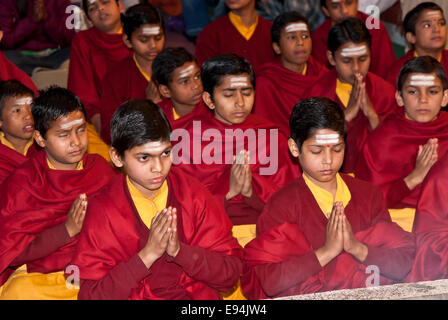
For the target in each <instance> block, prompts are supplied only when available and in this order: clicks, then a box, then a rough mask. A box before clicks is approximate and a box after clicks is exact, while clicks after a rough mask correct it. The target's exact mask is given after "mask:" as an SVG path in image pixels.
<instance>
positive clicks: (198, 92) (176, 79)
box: [160, 62, 204, 107]
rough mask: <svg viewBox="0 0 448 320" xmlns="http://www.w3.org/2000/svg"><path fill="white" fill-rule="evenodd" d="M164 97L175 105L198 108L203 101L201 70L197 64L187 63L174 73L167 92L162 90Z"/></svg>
mask: <svg viewBox="0 0 448 320" xmlns="http://www.w3.org/2000/svg"><path fill="white" fill-rule="evenodd" d="M160 91H161V93H162V95H164V96H165V97H166V98H170V99H171V100H173V101H174V102H175V103H178V104H182V105H188V106H191V107H194V106H196V105H197V104H198V103H199V102H201V99H202V93H203V91H204V89H203V88H202V81H201V69H199V67H198V65H197V64H196V62H186V63H184V65H183V66H182V67H179V68H177V69H175V70H174V72H173V79H172V80H171V81H170V82H169V84H168V87H167V88H166V90H160Z"/></svg>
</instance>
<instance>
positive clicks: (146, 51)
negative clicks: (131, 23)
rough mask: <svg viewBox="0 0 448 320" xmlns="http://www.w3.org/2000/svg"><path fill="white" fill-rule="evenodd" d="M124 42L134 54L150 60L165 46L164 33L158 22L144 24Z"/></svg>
mask: <svg viewBox="0 0 448 320" xmlns="http://www.w3.org/2000/svg"><path fill="white" fill-rule="evenodd" d="M125 43H126V45H127V46H128V47H129V48H131V49H132V50H134V52H135V55H137V56H140V57H141V58H142V59H144V60H146V61H148V62H152V61H154V59H155V58H156V57H157V55H158V54H159V53H160V52H161V51H162V50H163V47H164V46H165V34H164V32H163V29H162V28H161V27H160V25H158V24H144V25H141V26H140V27H139V28H138V29H137V30H135V31H134V32H133V33H132V36H131V41H125Z"/></svg>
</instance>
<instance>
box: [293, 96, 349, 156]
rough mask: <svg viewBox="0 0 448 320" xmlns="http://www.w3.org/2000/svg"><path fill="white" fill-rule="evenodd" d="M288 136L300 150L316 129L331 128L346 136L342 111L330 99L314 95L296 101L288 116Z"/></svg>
mask: <svg viewBox="0 0 448 320" xmlns="http://www.w3.org/2000/svg"><path fill="white" fill-rule="evenodd" d="M289 129H290V132H291V134H290V137H291V139H293V140H294V142H295V143H296V144H297V147H298V148H299V151H300V152H302V145H303V143H304V142H305V141H306V140H307V139H309V138H310V137H312V136H313V135H314V133H315V132H316V130H319V129H331V130H333V131H336V132H338V133H339V134H340V135H341V137H343V138H344V140H345V138H346V136H347V128H346V126H345V117H344V112H343V111H342V109H341V107H340V106H339V105H338V104H337V103H336V102H334V101H333V100H331V99H328V98H323V97H315V98H310V99H305V100H302V101H300V102H298V103H297V104H296V105H295V106H294V108H293V109H292V113H291V116H290V118H289Z"/></svg>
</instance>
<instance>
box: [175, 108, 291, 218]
mask: <svg viewBox="0 0 448 320" xmlns="http://www.w3.org/2000/svg"><path fill="white" fill-rule="evenodd" d="M194 120H195V122H192V123H191V124H190V125H188V126H187V127H186V128H185V129H184V131H178V133H185V134H188V136H187V137H186V138H183V137H182V136H181V137H180V138H177V137H176V135H172V137H174V138H175V139H172V142H173V144H174V145H175V146H174V148H173V156H174V157H178V158H177V159H180V160H181V161H178V162H181V163H180V164H179V166H180V167H181V168H182V169H183V170H184V171H185V172H187V173H188V174H190V175H192V176H194V177H195V178H196V179H198V180H199V182H201V183H202V184H204V185H205V186H206V187H207V188H208V189H209V190H210V191H211V193H212V194H213V195H215V196H216V197H217V198H218V199H219V200H220V202H221V203H223V202H224V203H226V202H225V201H224V199H225V195H226V193H227V192H228V190H229V179H230V169H231V167H232V164H231V162H232V160H231V159H233V155H237V154H238V153H239V152H240V150H242V149H243V148H244V149H246V150H249V151H250V157H251V159H253V160H255V163H254V164H251V165H250V166H251V172H252V186H253V190H254V191H255V193H256V194H257V195H258V198H259V199H260V200H262V201H263V202H264V203H266V201H267V200H268V199H269V197H270V196H271V195H272V194H273V193H274V192H275V191H276V190H278V189H280V188H281V187H282V186H284V185H286V184H287V183H288V182H289V181H290V180H292V179H294V178H295V177H297V176H299V174H300V168H299V164H298V162H295V159H294V160H293V159H292V157H291V156H290V154H289V149H288V144H287V139H286V137H285V136H284V135H283V134H282V133H281V132H280V131H277V132H278V140H277V141H273V142H272V146H271V140H270V139H271V138H270V134H271V133H272V132H274V131H273V130H275V129H278V126H276V125H274V124H272V123H270V122H268V121H267V120H264V119H262V118H260V117H258V116H256V115H253V114H250V115H249V116H248V117H247V119H246V120H245V121H244V122H243V123H242V124H238V125H236V124H234V125H226V124H224V123H222V122H221V121H219V120H216V119H215V118H214V115H213V112H207V113H202V114H201V116H200V117H198V118H196V119H194ZM198 123H199V125H200V128H197V127H196V128H195V127H194V126H195V125H197V124H198ZM236 130H238V131H236ZM226 131H227V132H229V133H232V132H234V133H236V134H237V133H238V132H240V133H250V132H253V133H254V135H253V136H252V138H251V139H250V142H251V143H248V142H247V141H248V138H245V139H244V146H242V145H241V143H238V141H236V142H235V140H236V139H235V138H233V141H230V138H229V139H228V140H229V141H228V142H227V143H226V138H225V137H226V134H225V133H226ZM175 132H176V131H175ZM205 132H206V133H207V134H211V135H212V136H213V138H212V140H213V141H211V140H210V138H207V137H204V133H205ZM199 133H200V136H198V134H199ZM263 134H264V135H263ZM215 135H216V136H218V137H216V138H215ZM201 137H202V140H203V141H202V142H201ZM253 137H255V140H254V138H253ZM214 139H216V140H214ZM184 140H186V141H187V143H186V145H188V146H189V147H188V149H187V150H185V149H186V147H181V148H182V151H183V153H180V152H179V151H178V150H176V151H175V149H176V148H177V147H178V145H177V144H179V143H182V144H184V142H183V141H184ZM209 141H211V142H209ZM199 144H200V145H199ZM250 145H253V146H254V147H255V150H252V151H251V150H250V148H249V146H250ZM214 147H216V148H214ZM188 151H190V152H188ZM199 151H200V152H199ZM275 151H277V153H278V161H277V164H275V163H274V162H275V159H271V160H272V163H271V166H274V168H272V167H271V169H275V165H277V170H276V171H275V172H274V173H271V174H269V175H262V174H260V170H263V168H264V169H266V168H268V167H269V164H262V161H261V160H263V159H262V157H260V155H261V156H264V155H271V156H272V155H273V154H274V153H273V152H275ZM201 155H202V157H201ZM204 155H206V156H208V155H212V156H213V159H212V161H209V162H212V163H207V159H205V158H208V157H204ZM204 159H205V160H204ZM226 159H227V161H226ZM263 162H265V160H263ZM261 168H262V169H261ZM230 202H231V203H232V204H234V208H235V209H236V208H238V206H241V207H240V209H241V210H238V209H236V211H235V212H234V213H233V214H229V211H227V213H228V214H229V215H230V218H231V220H232V222H233V223H234V224H253V223H255V222H256V219H257V217H258V215H259V213H260V212H258V213H256V214H255V213H254V214H251V213H249V212H250V210H251V208H252V207H251V206H247V205H246V203H245V201H244V198H243V196H241V195H238V196H236V197H234V198H232V199H231V200H230ZM245 211H247V212H245ZM250 215H251V218H250V219H249V221H247V220H245V221H244V223H243V222H242V218H243V217H244V216H250ZM242 216H243V217H242ZM237 221H239V222H237ZM236 222H237V223H236Z"/></svg>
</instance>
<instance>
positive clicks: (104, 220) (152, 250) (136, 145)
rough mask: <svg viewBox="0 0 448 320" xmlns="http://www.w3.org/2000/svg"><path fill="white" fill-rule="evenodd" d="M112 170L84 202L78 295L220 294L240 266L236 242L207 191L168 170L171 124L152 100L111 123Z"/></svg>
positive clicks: (132, 104)
mask: <svg viewBox="0 0 448 320" xmlns="http://www.w3.org/2000/svg"><path fill="white" fill-rule="evenodd" d="M111 131H112V147H111V159H112V161H113V162H114V164H115V165H116V166H118V167H121V168H123V169H124V170H125V171H126V173H127V175H119V176H117V177H116V178H115V179H114V180H113V182H112V183H111V184H110V185H109V186H108V187H106V188H105V189H104V191H103V192H102V193H101V194H100V195H99V196H98V197H97V198H96V199H95V200H92V201H91V202H90V203H89V209H88V210H89V211H88V213H87V219H86V222H85V224H84V226H83V230H82V234H81V239H80V242H79V245H78V248H77V252H76V254H75V256H74V259H73V261H72V264H74V265H76V266H77V267H78V268H79V271H80V275H81V284H80V292H79V299H168V300H173V299H183V300H190V299H220V297H221V296H220V294H219V291H227V290H229V289H231V288H232V287H233V286H234V285H235V284H236V282H237V281H238V279H239V275H240V273H241V272H242V261H241V257H242V248H241V247H240V246H239V245H238V243H237V241H236V239H234V238H233V237H232V236H231V233H230V232H231V223H230V221H229V219H228V217H227V216H226V214H225V212H224V211H223V209H222V208H220V206H219V204H218V203H217V201H216V200H215V199H213V197H212V195H211V194H210V193H209V192H208V191H207V190H206V189H205V188H204V187H203V186H201V184H200V183H199V182H197V181H196V180H195V179H194V178H192V177H189V176H188V175H185V174H184V173H182V171H180V170H179V169H177V168H172V167H171V164H172V158H171V148H172V147H171V142H170V133H171V128H170V125H169V122H168V121H167V119H166V117H165V116H164V115H163V112H162V111H161V110H160V108H159V107H158V106H157V105H155V104H154V103H153V102H151V101H150V100H132V101H129V102H126V103H125V104H123V105H121V106H120V107H119V108H118V109H117V111H116V112H115V114H114V116H113V118H112V121H111Z"/></svg>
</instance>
